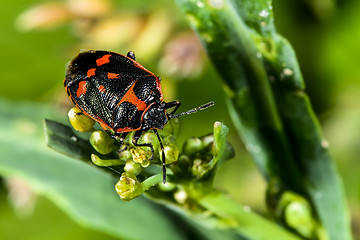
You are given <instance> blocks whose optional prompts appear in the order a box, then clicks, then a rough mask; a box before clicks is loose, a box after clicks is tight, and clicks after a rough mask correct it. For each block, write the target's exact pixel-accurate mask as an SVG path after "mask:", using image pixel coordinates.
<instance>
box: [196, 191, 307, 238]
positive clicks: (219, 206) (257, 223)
mask: <svg viewBox="0 0 360 240" xmlns="http://www.w3.org/2000/svg"><path fill="white" fill-rule="evenodd" d="M199 203H200V205H202V206H203V207H205V208H206V209H208V210H209V211H211V212H212V213H214V214H215V215H217V216H218V217H220V218H225V219H226V221H231V222H232V223H233V225H234V226H231V227H230V228H233V229H236V230H237V231H238V232H239V233H240V234H241V235H243V236H245V237H248V238H249V239H262V240H274V239H276V240H300V239H301V238H300V237H298V236H296V235H294V234H293V233H290V232H288V231H286V230H285V229H283V228H281V227H280V226H278V225H277V224H276V223H273V222H271V221H269V220H267V219H265V218H263V217H260V216H258V215H257V214H254V213H253V212H252V211H251V210H250V208H246V207H243V206H240V205H238V204H237V203H236V202H234V201H233V200H232V199H230V198H229V197H227V196H225V195H224V194H223V193H220V192H215V191H214V192H212V193H210V194H208V195H206V196H205V197H203V198H201V199H200V200H199Z"/></svg>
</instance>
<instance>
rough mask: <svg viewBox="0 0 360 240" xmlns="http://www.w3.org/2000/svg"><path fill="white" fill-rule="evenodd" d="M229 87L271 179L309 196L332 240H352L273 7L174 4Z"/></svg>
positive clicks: (227, 1)
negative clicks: (278, 30) (276, 27)
mask: <svg viewBox="0 0 360 240" xmlns="http://www.w3.org/2000/svg"><path fill="white" fill-rule="evenodd" d="M177 3H178V5H179V6H180V7H181V8H182V9H183V10H184V12H185V14H186V17H187V19H188V21H189V23H190V25H191V26H192V27H193V28H194V30H195V31H196V32H197V33H198V35H199V37H200V39H201V40H202V42H203V44H204V46H205V48H206V50H207V52H208V54H209V57H210V58H211V60H212V62H213V64H214V66H215V68H216V69H217V70H218V72H219V74H220V75H221V77H222V79H223V80H224V83H225V89H226V93H227V102H228V105H229V110H230V115H231V117H232V119H233V122H234V125H235V127H236V128H237V130H238V132H239V135H240V136H241V137H242V139H243V141H244V142H245V145H246V148H247V149H248V151H249V152H250V153H251V154H252V156H253V158H254V160H255V162H256V163H257V165H258V167H259V169H260V170H261V172H262V173H263V174H264V176H265V177H266V178H267V179H271V178H276V179H280V181H281V182H282V184H283V185H284V186H285V187H286V188H287V189H290V190H292V191H295V192H297V193H300V194H302V195H304V196H305V197H308V198H309V199H310V201H311V203H312V205H313V206H314V208H315V211H316V213H317V215H318V217H319V220H320V222H321V224H323V226H324V228H325V229H326V231H327V233H328V236H329V238H330V239H344V240H345V239H351V238H352V237H351V231H350V222H349V216H348V212H347V206H346V201H345V196H344V190H343V187H342V183H341V179H340V177H339V174H338V173H337V170H336V168H335V166H334V163H333V160H332V159H331V156H330V154H329V153H328V150H327V149H326V148H325V147H324V144H323V143H324V140H323V137H322V134H321V130H320V126H319V124H318V122H317V119H316V116H315V115H314V113H313V110H312V108H311V105H310V102H309V100H308V98H307V96H306V94H305V93H304V92H303V90H304V81H303V78H302V75H301V72H300V68H299V66H298V63H297V59H296V56H295V53H294V51H293V49H292V47H291V46H290V44H289V43H288V42H287V41H286V40H285V39H284V38H283V37H281V36H280V35H279V34H278V33H277V32H276V29H275V26H274V19H273V12H272V5H271V1H268V0H259V1H251V0H222V1H204V0H197V1H194V0H177Z"/></svg>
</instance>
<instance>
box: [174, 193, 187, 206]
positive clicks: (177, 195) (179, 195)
mask: <svg viewBox="0 0 360 240" xmlns="http://www.w3.org/2000/svg"><path fill="white" fill-rule="evenodd" d="M187 198H188V194H187V192H186V191H185V190H179V191H177V192H176V193H174V199H175V200H176V201H177V202H178V203H180V204H184V203H185V202H186V200H187Z"/></svg>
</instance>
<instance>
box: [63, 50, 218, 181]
mask: <svg viewBox="0 0 360 240" xmlns="http://www.w3.org/2000/svg"><path fill="white" fill-rule="evenodd" d="M160 81H161V79H160V78H159V77H157V76H156V75H154V74H153V73H152V72H150V71H149V70H147V69H146V68H144V67H143V66H141V65H140V64H139V63H138V62H136V61H135V54H134V52H128V54H127V56H124V55H121V54H118V53H114V52H109V51H94V50H92V51H86V52H82V53H80V54H79V55H78V56H76V57H75V58H74V59H73V60H72V61H71V62H70V63H69V64H68V66H67V72H66V77H65V80H64V86H65V89H66V91H67V93H68V95H69V97H70V99H71V100H72V102H73V103H74V104H75V105H76V106H77V107H78V108H79V109H80V110H81V112H82V113H83V114H86V115H87V116H89V117H91V118H92V119H94V120H95V121H97V122H98V123H99V124H100V125H101V127H102V128H103V129H104V130H105V131H106V132H107V133H108V134H109V135H110V136H111V137H112V138H114V139H117V140H118V141H119V142H120V144H123V143H124V140H125V137H126V136H127V134H128V133H129V132H132V131H135V134H134V136H133V139H132V143H133V144H134V146H146V147H149V148H150V150H151V152H152V156H151V158H150V160H152V159H153V157H154V148H153V145H152V144H151V143H138V140H139V138H140V137H141V134H142V132H144V131H147V130H152V131H153V132H154V133H155V134H156V136H157V138H158V140H159V143H160V148H161V151H162V163H163V181H164V182H165V181H166V167H165V153H164V147H163V144H162V142H161V138H160V136H159V134H158V132H157V130H158V129H162V128H163V127H164V125H165V124H166V123H167V122H168V120H169V119H171V118H175V117H179V116H183V115H187V114H190V113H194V112H196V111H198V110H201V109H204V108H207V107H210V106H212V105H213V104H214V102H209V103H207V104H204V105H202V106H200V107H198V108H194V109H191V110H189V111H187V112H183V113H180V114H176V115H174V113H175V112H176V110H177V109H178V108H179V107H180V102H178V101H172V102H165V101H164V100H163V94H162V90H161V85H160ZM170 108H173V110H172V111H170V113H167V112H166V110H167V109H170Z"/></svg>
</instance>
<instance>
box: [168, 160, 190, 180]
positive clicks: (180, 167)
mask: <svg viewBox="0 0 360 240" xmlns="http://www.w3.org/2000/svg"><path fill="white" fill-rule="evenodd" d="M169 167H170V168H171V170H172V171H173V173H174V175H175V176H177V177H179V178H190V177H191V175H192V173H191V167H192V161H191V160H190V159H189V157H188V156H187V155H180V157H179V158H178V161H177V162H173V163H172V164H170V165H169Z"/></svg>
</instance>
